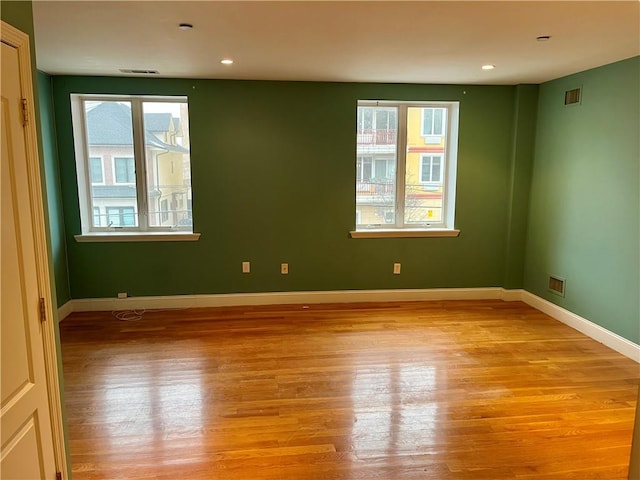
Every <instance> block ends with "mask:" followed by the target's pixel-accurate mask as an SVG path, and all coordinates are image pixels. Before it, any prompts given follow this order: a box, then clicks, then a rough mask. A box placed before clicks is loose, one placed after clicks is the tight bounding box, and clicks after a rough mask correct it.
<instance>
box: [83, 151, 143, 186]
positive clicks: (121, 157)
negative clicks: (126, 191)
mask: <svg viewBox="0 0 640 480" xmlns="http://www.w3.org/2000/svg"><path fill="white" fill-rule="evenodd" d="M122 159H125V160H128V159H131V160H133V171H134V176H136V177H137V175H136V174H135V171H136V170H137V168H136V167H137V165H136V157H135V156H133V157H127V156H124V155H119V156H115V155H114V156H112V157H111V170H112V171H111V173H112V174H113V184H114V185H135V184H136V182H119V181H118V178H117V176H116V160H122ZM136 180H137V178H136ZM94 185H95V183H94Z"/></svg>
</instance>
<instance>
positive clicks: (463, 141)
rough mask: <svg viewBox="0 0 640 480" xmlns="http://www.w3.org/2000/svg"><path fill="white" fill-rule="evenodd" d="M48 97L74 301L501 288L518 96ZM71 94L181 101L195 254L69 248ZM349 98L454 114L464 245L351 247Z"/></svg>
mask: <svg viewBox="0 0 640 480" xmlns="http://www.w3.org/2000/svg"><path fill="white" fill-rule="evenodd" d="M53 86H54V102H55V105H56V111H55V113H56V128H57V132H58V148H59V161H60V174H61V181H62V192H63V204H64V212H65V226H66V236H67V249H68V256H69V277H70V287H71V297H72V298H89V297H115V296H116V293H117V292H125V291H126V292H128V293H129V295H133V296H137V295H173V294H206V293H233V292H269V291H300V290H334V289H335V290H343V289H389V288H437V287H458V288H460V287H488V286H500V285H502V284H503V280H504V276H505V261H506V257H505V253H504V252H505V247H506V242H507V229H508V228H509V223H508V222H507V214H508V210H509V208H508V206H509V198H510V195H511V193H510V185H511V183H512V182H511V178H510V177H511V173H510V168H511V165H512V163H513V161H514V154H513V149H514V138H513V135H514V129H513V128H514V127H513V123H514V122H513V117H514V101H515V95H516V89H515V87H510V86H465V87H462V86H434V85H388V84H349V83H312V82H253V81H220V80H170V79H132V78H104V77H64V76H61V77H54V79H53ZM71 93H129V94H163V95H188V97H189V110H190V125H191V127H190V128H191V148H192V177H193V178H192V184H193V191H194V193H193V212H194V228H195V230H196V231H197V232H200V233H201V234H202V237H201V239H200V241H198V242H174V243H170V242H166V243H124V244H123V243H77V242H76V241H75V239H74V238H73V235H75V234H78V233H80V215H79V208H78V199H77V186H76V171H75V161H74V152H73V141H72V129H71V115H70V101H69V95H70V94H71ZM358 99H389V100H458V101H460V102H461V107H460V135H459V154H458V192H457V205H456V227H457V228H459V229H460V230H461V231H462V233H461V235H460V237H459V238H412V239H351V238H349V233H348V232H349V231H350V230H352V229H353V228H354V220H355V191H354V189H355V187H354V178H355V149H356V145H355V137H356V135H355V124H356V119H355V115H356V101H357V100H358ZM525 213H526V209H525ZM517 256H518V254H517V253H516V254H515V257H517ZM521 257H522V255H521ZM244 260H248V261H251V263H252V265H251V266H252V273H251V274H249V275H243V274H242V273H241V268H240V267H241V262H242V261H244ZM281 262H288V263H289V264H290V274H289V275H288V276H284V275H281V274H280V273H279V264H280V263H281ZM393 262H402V275H393V274H392V264H393ZM520 262H522V258H520ZM516 277H517V274H516ZM511 285H513V286H515V287H521V286H522V277H521V276H520V278H519V279H518V278H514V279H513V281H512V282H511Z"/></svg>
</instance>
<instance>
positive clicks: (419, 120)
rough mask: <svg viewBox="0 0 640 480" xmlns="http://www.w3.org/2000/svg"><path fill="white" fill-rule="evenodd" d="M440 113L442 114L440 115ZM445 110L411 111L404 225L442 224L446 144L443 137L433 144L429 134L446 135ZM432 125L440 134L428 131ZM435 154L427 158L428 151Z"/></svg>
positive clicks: (408, 110)
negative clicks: (443, 127) (438, 128)
mask: <svg viewBox="0 0 640 480" xmlns="http://www.w3.org/2000/svg"><path fill="white" fill-rule="evenodd" d="M438 112H439V113H438ZM443 112H444V109H441V108H436V109H434V108H420V107H408V108H407V157H406V171H405V198H404V202H405V208H404V223H405V224H406V225H416V224H427V223H440V222H442V219H443V217H442V207H443V194H444V190H443V189H444V185H443V183H442V167H443V165H442V158H443V155H444V151H445V145H446V141H445V138H444V137H443V138H442V140H441V141H440V142H438V143H433V142H432V140H431V139H430V138H428V137H425V136H424V135H425V134H429V135H432V134H434V135H437V134H441V133H444V132H443V130H442V128H441V127H440V131H439V132H440V133H438V130H437V123H438V121H439V122H440V125H441V126H442V122H443V120H442V119H443V118H444V117H445V115H444V114H443ZM428 122H432V124H433V125H435V126H436V130H435V131H434V130H431V131H430V132H427V131H425V129H426V125H427V124H428ZM426 149H428V150H427V151H429V152H433V154H426V155H425V154H424V153H423V152H425V150H426Z"/></svg>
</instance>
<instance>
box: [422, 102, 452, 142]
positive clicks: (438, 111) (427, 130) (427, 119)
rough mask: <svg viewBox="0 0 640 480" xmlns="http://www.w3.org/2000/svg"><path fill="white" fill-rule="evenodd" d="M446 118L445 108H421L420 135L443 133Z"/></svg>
mask: <svg viewBox="0 0 640 480" xmlns="http://www.w3.org/2000/svg"><path fill="white" fill-rule="evenodd" d="M446 118H447V110H446V109H445V108H423V109H422V135H444V132H445V121H446Z"/></svg>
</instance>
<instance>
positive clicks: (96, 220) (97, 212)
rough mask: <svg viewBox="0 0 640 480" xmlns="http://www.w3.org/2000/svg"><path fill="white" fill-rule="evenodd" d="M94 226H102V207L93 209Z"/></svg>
mask: <svg viewBox="0 0 640 480" xmlns="http://www.w3.org/2000/svg"><path fill="white" fill-rule="evenodd" d="M93 226H94V227H99V226H100V207H93Z"/></svg>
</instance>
